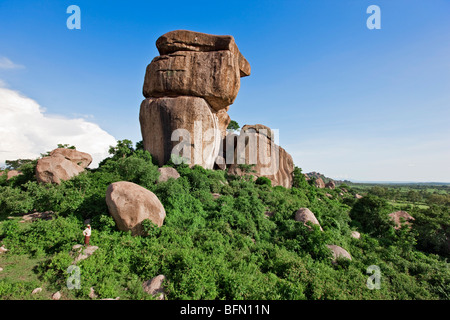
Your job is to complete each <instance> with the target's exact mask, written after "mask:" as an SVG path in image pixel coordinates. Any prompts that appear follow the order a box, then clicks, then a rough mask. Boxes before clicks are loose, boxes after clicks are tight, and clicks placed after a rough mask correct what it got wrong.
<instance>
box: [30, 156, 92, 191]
mask: <svg viewBox="0 0 450 320" xmlns="http://www.w3.org/2000/svg"><path fill="white" fill-rule="evenodd" d="M91 162H92V157H91V156H90V155H89V154H87V153H85V152H80V151H78V150H74V149H64V148H58V149H55V150H53V151H52V152H50V156H48V157H43V158H42V159H39V160H38V162H37V165H36V179H37V181H38V182H41V183H56V184H60V183H61V181H62V180H69V179H70V178H72V177H74V176H76V175H78V174H80V173H81V172H83V171H84V169H85V168H86V167H87V166H88V165H89V164H90V163H91Z"/></svg>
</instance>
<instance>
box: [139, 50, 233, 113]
mask: <svg viewBox="0 0 450 320" xmlns="http://www.w3.org/2000/svg"><path fill="white" fill-rule="evenodd" d="M236 63H237V61H236V59H235V58H234V57H233V54H232V53H231V52H230V51H212V52H192V51H178V52H175V53H171V54H169V55H164V56H159V57H156V58H154V59H153V61H152V63H150V64H149V65H148V67H147V72H146V73H145V81H144V91H143V93H144V97H146V98H150V97H164V96H172V97H173V96H194V97H201V98H204V99H205V100H206V101H207V102H208V104H209V105H210V106H211V108H213V109H214V110H215V111H219V110H221V109H224V108H226V107H228V106H229V105H230V104H233V102H234V99H236V96H237V94H238V92H239V87H240V80H239V79H240V75H239V66H238V65H237V64H236Z"/></svg>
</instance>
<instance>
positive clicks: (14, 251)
mask: <svg viewBox="0 0 450 320" xmlns="http://www.w3.org/2000/svg"><path fill="white" fill-rule="evenodd" d="M111 155H112V156H111V157H110V158H108V159H105V160H104V161H103V162H102V163H101V165H100V166H99V168H98V169H95V170H86V171H85V172H84V173H82V174H80V175H78V176H77V177H74V178H72V179H70V180H69V181H64V182H63V183H61V185H42V184H38V183H37V182H36V181H34V180H33V178H32V177H31V176H28V177H26V176H25V179H22V180H17V179H16V178H17V177H16V178H13V179H11V180H9V181H5V180H4V179H3V180H0V241H1V242H2V244H3V245H5V246H6V247H7V248H8V249H9V251H8V252H7V253H6V254H4V255H2V256H0V259H10V258H14V257H18V256H21V257H22V256H23V257H28V259H35V260H36V261H38V262H36V266H35V268H34V269H33V270H32V272H33V274H34V275H35V277H36V276H37V279H38V280H29V279H28V280H20V279H18V278H12V277H11V276H8V271H7V270H4V271H3V273H2V276H3V277H2V278H1V279H0V298H1V299H21V298H22V299H23V298H29V297H30V294H29V293H30V291H31V290H32V289H34V288H36V287H38V286H44V287H45V286H46V287H48V288H49V290H53V291H56V290H61V288H65V284H66V281H67V277H68V273H67V268H68V267H69V266H70V265H72V263H73V261H74V259H75V257H76V256H77V255H78V253H77V252H75V251H74V250H73V249H72V247H73V245H75V244H79V243H82V241H83V236H82V230H83V229H84V224H83V222H84V219H86V218H90V219H91V225H92V228H93V232H92V237H91V244H92V245H96V246H98V247H99V249H98V250H97V251H96V252H95V253H94V254H93V255H92V256H90V257H89V258H88V259H85V260H82V261H79V262H77V263H76V265H77V266H79V267H80V270H81V283H82V287H81V289H79V290H72V291H70V292H69V291H67V292H66V291H65V293H64V294H65V295H66V296H67V297H71V298H75V299H88V297H89V292H90V288H91V287H93V288H94V289H95V292H96V294H97V295H98V296H99V298H116V297H118V296H120V298H121V299H153V297H151V296H149V295H148V294H146V293H144V292H143V289H142V283H143V282H144V281H147V280H149V279H151V278H153V277H155V276H157V275H159V274H164V275H165V276H166V278H167V281H166V283H165V287H166V292H167V297H168V299H257V300H259V299H449V296H450V291H449V287H450V286H449V279H450V274H449V268H448V262H447V261H446V260H445V257H446V255H447V256H448V252H447V251H446V248H448V247H446V246H445V244H446V242H445V240H446V239H448V238H446V237H448V221H449V219H448V218H449V216H448V214H449V212H448V208H446V207H444V206H442V205H440V206H436V207H432V208H430V209H429V210H427V209H423V210H422V209H417V210H416V211H413V212H412V215H413V216H414V217H415V218H416V220H415V222H414V224H413V227H412V229H411V230H410V229H409V228H403V229H400V230H394V228H393V227H392V223H391V222H390V220H389V217H388V213H389V210H390V208H389V206H388V205H387V203H386V201H385V200H384V199H383V198H380V197H378V196H375V195H372V194H371V195H368V196H365V197H364V198H362V199H359V200H356V201H355V203H353V201H354V200H351V199H352V197H351V196H344V197H340V196H338V194H339V192H341V191H342V190H341V189H337V190H327V191H325V190H319V189H317V188H315V187H313V186H311V185H309V184H308V183H306V180H305V179H304V175H303V174H302V173H301V169H300V168H296V169H295V171H294V186H293V188H290V189H286V188H283V187H279V186H278V187H272V186H271V184H269V183H268V182H267V180H268V179H267V178H258V179H256V181H253V178H252V177H251V176H250V174H251V169H252V168H251V167H244V168H243V169H244V171H247V173H248V176H246V177H243V178H242V177H235V176H231V175H228V174H227V173H226V172H225V171H219V170H218V171H213V170H206V169H204V168H202V167H199V166H194V167H192V168H190V167H189V166H188V165H186V164H181V165H176V164H173V163H172V164H171V165H172V166H173V167H175V168H176V169H177V170H178V172H179V173H180V176H181V177H180V178H179V179H177V180H174V179H169V180H168V181H166V182H162V183H156V181H157V179H158V171H157V168H158V167H157V166H156V165H155V164H154V160H153V159H152V157H151V155H150V154H149V153H148V152H147V151H144V150H143V148H142V145H141V144H137V145H136V148H135V149H134V148H133V147H132V144H131V142H130V141H128V140H123V141H121V142H120V143H118V145H117V146H116V147H113V148H111ZM27 164H28V165H32V163H27ZM14 179H16V180H14ZM121 180H125V181H132V182H134V183H137V184H139V185H141V186H143V187H144V188H147V189H149V190H151V191H153V192H154V193H155V194H156V195H157V196H158V198H159V199H160V201H161V203H162V204H163V206H164V208H165V210H166V219H165V221H164V224H163V226H162V227H160V228H158V227H156V226H155V225H154V224H152V223H151V222H150V221H147V222H145V223H144V230H145V231H146V236H136V237H133V236H131V234H130V233H129V232H122V231H119V230H117V228H116V224H115V221H114V219H113V218H112V217H111V216H110V215H109V213H108V209H107V206H106V203H105V193H106V189H107V187H108V185H109V184H111V183H113V182H116V181H121ZM269 182H270V180H269ZM346 189H347V191H349V189H350V188H349V187H346ZM378 191H379V190H378ZM378 191H377V190H376V189H375V192H378ZM327 192H329V193H330V194H332V197H331V198H328V197H327V196H326V195H325V193H327ZM213 193H216V194H219V196H218V197H213V196H212V194H213ZM372 193H374V192H372ZM346 199H347V200H346ZM301 207H307V208H309V209H310V210H311V211H313V212H314V214H315V215H316V217H317V219H318V220H319V222H320V224H321V226H322V227H323V231H320V230H319V228H318V227H317V226H315V225H309V226H305V225H304V224H303V223H300V222H297V221H295V220H294V216H295V212H296V211H297V210H298V209H299V208H301ZM32 210H38V211H53V212H54V214H55V218H54V219H53V220H49V221H36V222H32V223H19V222H18V221H19V219H20V218H19V217H17V218H15V219H8V218H7V217H8V216H17V215H21V214H24V213H28V212H30V211H32ZM355 229H357V230H359V231H360V232H361V233H362V235H361V239H354V238H352V237H351V236H350V232H351V230H355ZM327 244H335V245H339V246H341V247H343V248H345V249H346V250H347V251H348V252H349V253H350V254H351V256H352V258H353V259H352V261H348V260H339V263H337V264H333V263H332V262H331V252H330V250H329V249H328V248H327V247H326V245H327ZM418 249H419V250H421V251H419V250H418ZM436 254H438V255H436ZM30 261H31V260H30ZM33 261H34V260H33ZM370 265H377V266H379V267H380V269H381V271H382V280H381V288H380V289H379V290H369V289H367V287H366V280H367V278H368V274H367V273H366V270H367V267H368V266H370ZM64 290H65V289H64Z"/></svg>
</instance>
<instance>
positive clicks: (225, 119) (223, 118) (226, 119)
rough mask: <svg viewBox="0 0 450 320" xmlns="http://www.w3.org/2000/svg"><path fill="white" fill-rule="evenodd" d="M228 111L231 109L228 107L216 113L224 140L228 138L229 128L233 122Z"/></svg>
mask: <svg viewBox="0 0 450 320" xmlns="http://www.w3.org/2000/svg"><path fill="white" fill-rule="evenodd" d="M228 109H229V107H227V108H226V109H222V110H220V111H218V112H217V113H216V115H217V120H218V122H219V130H220V133H221V137H222V139H223V138H225V137H226V135H227V128H228V125H229V124H230V121H231V119H230V116H229V115H228V113H227V111H228Z"/></svg>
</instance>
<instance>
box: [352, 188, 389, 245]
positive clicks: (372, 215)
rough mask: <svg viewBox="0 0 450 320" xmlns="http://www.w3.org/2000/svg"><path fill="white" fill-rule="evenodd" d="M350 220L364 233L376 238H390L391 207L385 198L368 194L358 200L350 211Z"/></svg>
mask: <svg viewBox="0 0 450 320" xmlns="http://www.w3.org/2000/svg"><path fill="white" fill-rule="evenodd" d="M350 218H351V219H352V220H353V221H355V222H357V224H358V225H359V227H360V228H361V230H362V231H363V232H365V233H367V234H370V235H373V236H375V237H384V236H388V235H390V233H391V232H392V227H393V222H392V221H391V219H390V217H389V205H388V203H387V201H386V200H385V199H383V198H380V197H377V196H374V195H371V194H368V195H367V196H365V197H363V198H361V199H358V201H356V203H355V205H354V206H353V208H352V209H351V211H350Z"/></svg>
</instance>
